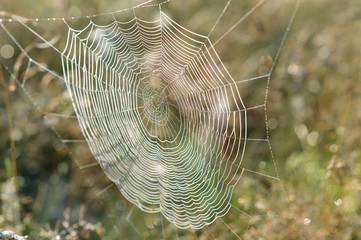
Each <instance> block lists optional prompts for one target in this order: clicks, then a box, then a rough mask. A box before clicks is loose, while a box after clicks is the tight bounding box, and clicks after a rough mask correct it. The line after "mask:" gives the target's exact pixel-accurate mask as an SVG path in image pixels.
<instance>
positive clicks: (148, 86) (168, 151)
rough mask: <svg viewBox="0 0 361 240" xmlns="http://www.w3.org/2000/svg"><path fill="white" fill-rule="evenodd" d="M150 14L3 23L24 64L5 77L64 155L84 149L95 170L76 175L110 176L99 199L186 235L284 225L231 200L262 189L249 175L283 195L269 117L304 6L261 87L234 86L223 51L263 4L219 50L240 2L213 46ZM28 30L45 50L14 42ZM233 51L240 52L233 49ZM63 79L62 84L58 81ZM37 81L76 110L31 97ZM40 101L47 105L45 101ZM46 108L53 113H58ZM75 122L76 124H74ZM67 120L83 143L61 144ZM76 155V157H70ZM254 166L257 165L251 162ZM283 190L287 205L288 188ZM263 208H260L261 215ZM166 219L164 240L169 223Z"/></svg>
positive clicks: (261, 78)
mask: <svg viewBox="0 0 361 240" xmlns="http://www.w3.org/2000/svg"><path fill="white" fill-rule="evenodd" d="M151 2H153V1H146V2H144V4H140V5H138V6H136V7H133V8H129V9H125V10H119V11H116V12H113V13H107V14H100V15H92V16H84V17H79V18H73V17H72V18H68V19H65V18H47V19H41V18H36V19H24V18H20V17H18V16H15V15H11V16H7V15H6V16H5V17H4V16H3V18H0V20H1V21H0V27H1V29H2V32H3V33H4V35H7V36H8V37H9V39H10V40H11V42H12V43H13V44H14V46H16V47H17V50H20V52H21V54H20V55H19V57H18V58H17V63H16V64H15V67H14V69H12V67H11V66H10V67H7V66H5V69H6V70H7V72H8V73H9V75H10V77H11V81H12V80H13V81H15V82H16V83H17V84H18V86H20V87H21V89H22V90H24V92H25V94H26V95H27V96H28V97H29V99H30V100H31V102H32V103H33V104H34V106H35V107H36V108H37V110H38V111H39V112H40V113H41V114H43V115H44V120H45V122H46V124H47V125H48V126H49V127H50V128H51V129H52V130H53V131H54V132H55V134H56V136H57V137H58V138H59V139H60V140H61V142H62V143H64V145H66V146H68V145H71V144H73V143H82V144H83V143H86V144H87V145H88V146H89V148H90V150H91V152H92V155H93V156H94V157H95V159H96V161H97V163H91V164H83V163H80V164H79V163H78V164H79V166H80V168H81V169H88V168H93V167H96V166H101V168H102V170H103V171H104V173H105V174H106V175H107V177H108V178H109V179H110V180H111V181H112V182H113V184H110V185H108V186H107V187H106V188H104V189H103V190H102V191H100V193H99V194H100V195H101V194H103V193H106V192H107V191H108V190H109V189H110V188H111V187H112V186H113V185H116V186H117V187H118V189H119V190H120V192H121V193H122V195H123V196H124V197H125V198H126V199H127V200H129V201H130V202H131V203H133V204H134V205H135V206H137V207H138V208H139V209H140V210H142V211H144V212H148V213H156V212H158V213H160V214H161V215H162V216H164V217H165V218H166V219H167V220H168V221H169V222H171V223H173V224H174V225H175V226H176V227H178V228H182V229H185V228H188V229H189V228H193V229H200V228H204V227H205V226H206V225H209V224H211V223H213V222H214V221H216V219H220V221H221V224H225V225H226V226H227V228H226V229H229V230H230V232H231V233H232V234H233V235H234V236H236V237H237V238H239V239H240V236H239V233H237V232H236V231H234V226H232V225H228V224H227V222H226V221H224V220H223V219H222V217H223V216H224V215H225V214H226V213H227V212H232V211H231V210H230V209H231V208H233V209H232V210H236V211H238V213H240V214H241V215H242V216H243V217H244V218H245V219H246V220H245V222H244V224H243V223H240V225H242V226H245V227H244V228H245V229H246V231H248V225H249V224H251V223H250V222H251V220H252V219H256V217H255V216H267V217H281V218H283V217H284V216H281V215H276V214H272V211H271V210H269V211H267V213H265V214H259V215H256V214H253V213H247V212H246V211H243V210H241V208H242V207H240V208H239V207H237V206H239V205H235V204H234V202H235V201H234V199H233V203H231V201H230V200H231V197H232V194H233V192H235V194H237V195H238V196H239V195H242V194H243V192H242V191H243V190H244V189H245V188H246V189H251V190H255V189H254V188H252V187H259V185H261V183H259V182H256V183H255V184H254V186H250V185H251V184H252V183H250V182H249V181H248V182H247V179H245V181H239V180H240V178H241V177H242V176H245V175H247V174H249V175H250V174H254V176H256V178H262V179H263V178H267V179H271V180H273V181H275V182H277V183H278V184H280V179H279V175H278V172H277V168H276V166H275V162H274V157H273V153H272V150H271V146H270V142H269V134H268V125H267V111H266V105H267V98H268V89H269V83H270V79H271V75H272V72H273V70H274V68H275V64H276V62H277V60H278V57H279V55H280V52H281V50H282V48H283V45H284V43H285V40H286V38H287V35H288V33H289V30H290V27H291V25H292V23H293V20H294V18H295V15H296V12H297V9H298V6H299V3H300V0H297V1H295V4H294V8H292V9H293V11H292V14H291V15H290V18H289V19H288V20H287V21H286V26H285V31H284V32H283V35H281V36H280V43H279V45H277V46H276V51H275V52H274V54H273V56H274V57H273V61H272V58H271V57H268V58H266V57H265V56H264V57H263V60H265V59H267V61H268V62H267V63H268V65H269V68H268V69H267V71H266V72H265V74H263V75H262V74H261V73H259V72H257V73H256V75H253V76H255V77H250V76H248V75H246V76H247V78H245V79H241V78H239V77H237V79H236V80H235V79H234V78H233V77H232V76H231V74H230V73H229V72H228V70H227V68H226V67H225V66H224V64H223V62H222V60H221V58H220V57H219V55H218V54H217V52H216V51H215V48H214V46H215V44H217V43H218V42H220V41H221V40H222V39H224V38H225V36H226V35H228V34H230V32H231V31H232V30H234V29H235V27H236V26H238V24H240V23H241V22H242V21H244V20H245V19H246V18H247V17H248V16H250V15H251V14H252V13H253V12H254V11H256V10H257V9H258V8H259V7H260V6H261V5H262V4H263V3H264V2H265V0H260V1H258V2H257V3H256V4H255V5H252V6H251V8H247V11H245V14H243V15H242V17H241V18H240V19H239V20H238V21H237V22H236V23H234V24H233V25H232V27H230V28H228V29H226V30H225V32H224V33H223V35H221V37H219V38H218V39H217V40H215V41H213V43H212V42H211V41H210V38H209V36H210V35H211V33H212V32H213V30H214V29H215V28H216V26H217V24H218V23H219V21H220V19H221V18H222V16H223V14H224V13H225V12H226V10H227V8H228V6H229V5H230V2H231V0H228V1H227V3H226V6H225V7H224V9H223V11H222V12H221V14H220V15H219V17H218V19H217V21H216V23H215V24H214V25H213V27H212V29H211V31H210V32H209V34H208V35H207V36H205V35H201V34H198V33H196V32H193V31H191V30H189V29H187V28H185V27H183V26H182V25H180V24H178V23H177V22H176V21H174V20H172V18H171V17H169V16H168V15H167V14H165V13H164V12H163V11H162V10H161V8H160V7H161V5H162V4H163V3H161V4H151ZM167 2H168V1H166V2H165V3H167ZM280 2H282V1H280ZM143 7H144V8H153V7H155V8H156V9H158V7H159V9H160V11H157V14H158V13H159V15H157V20H153V21H149V20H145V19H142V17H138V16H137V14H136V12H137V10H138V9H140V8H143ZM123 11H128V12H131V11H132V12H133V16H132V17H131V18H129V19H127V20H125V21H124V20H119V19H118V18H117V17H116V15H121V14H122V13H123ZM0 14H1V13H0ZM98 16H101V17H104V18H107V17H108V18H111V20H110V21H109V19H107V20H106V21H105V23H100V22H102V21H99V22H98V21H96V20H94V19H95V18H97V17H98ZM140 16H141V15H140ZM77 20H79V22H80V23H79V22H76V21H77ZM49 22H56V23H57V24H61V25H62V26H63V27H64V26H65V29H66V31H67V34H64V37H65V38H66V39H65V40H64V41H63V42H62V40H59V39H62V37H63V36H60V35H61V34H59V33H57V34H56V36H55V37H54V38H53V39H50V38H49V35H48V32H47V31H48V30H45V32H43V31H44V29H42V28H40V27H39V25H38V24H39V23H44V25H46V26H47V25H48V24H49ZM74 22H76V23H74ZM16 24H17V25H16ZM14 25H15V27H14ZM19 26H20V27H21V29H22V30H24V29H25V30H26V31H27V33H29V34H31V35H33V36H34V37H35V38H36V41H35V42H36V44H34V42H31V44H29V45H26V44H25V43H23V42H22V41H24V42H26V38H25V39H20V38H19V37H18V36H17V35H16V34H14V32H15V30H14V31H12V28H13V29H18V28H17V27H19ZM79 26H81V27H79ZM9 29H10V30H9ZM50 35H51V34H50ZM49 39H50V40H49ZM58 40H59V45H57V41H58ZM39 42H40V43H39ZM34 48H36V49H41V50H42V51H47V50H51V51H52V52H51V56H56V57H57V59H59V62H61V65H62V69H61V70H59V71H55V70H53V68H54V66H48V65H47V62H46V61H45V63H44V60H43V59H41V56H40V57H38V56H37V55H36V54H35V57H33V56H34V54H31V53H30V52H31V51H32V49H34ZM230 48H231V49H233V48H232V46H230ZM59 49H61V50H59ZM19 59H20V60H19ZM23 64H24V65H23ZM8 65H11V64H8ZM248 66H249V65H248ZM61 71H62V74H61V73H58V72H61ZM39 72H42V73H43V74H44V77H43V79H42V82H41V84H44V79H45V80H46V81H48V82H49V81H50V80H53V79H56V80H60V81H57V83H59V82H60V83H61V84H64V83H65V85H66V89H62V90H61V91H59V92H57V93H54V92H52V91H54V89H52V88H51V87H50V86H49V87H47V90H49V92H50V93H49V95H50V96H51V95H53V96H54V95H56V96H57V97H58V96H65V97H64V98H67V97H68V95H69V96H70V97H69V98H70V103H71V104H72V108H71V109H72V110H69V109H68V108H67V106H66V109H65V110H64V111H63V109H60V108H59V109H57V107H58V105H61V103H60V101H61V100H59V99H60V98H59V99H54V101H52V102H51V103H49V104H48V105H47V103H44V101H37V100H38V99H36V98H34V91H33V92H30V91H29V90H30V89H31V87H33V86H34V85H35V87H37V85H40V84H39V83H38V82H37V81H38V78H37V75H36V74H38V73H39ZM49 79H50V80H49ZM256 82H261V83H263V85H262V86H261V87H259V88H261V91H262V94H263V95H262V94H260V97H258V98H255V99H257V101H256V100H254V99H252V98H251V99H250V101H248V98H249V96H250V95H258V93H259V92H257V91H254V92H253V87H249V86H248V87H247V84H248V83H256ZM31 84H32V85H31ZM61 84H59V85H61ZM29 85H30V87H29ZM45 85H46V83H45ZM46 86H47V85H46ZM56 87H59V86H56ZM62 87H64V86H62ZM36 90H37V88H36ZM63 90H65V91H66V92H67V94H65V93H64V92H62V91H63ZM261 91H260V92H261ZM35 93H36V91H35ZM45 94H47V91H45V92H41V93H40V94H39V95H41V97H44V96H43V95H45ZM244 95H246V97H244ZM41 97H39V99H41V100H42V98H41ZM67 101H69V99H67ZM54 102H55V104H54ZM49 105H52V108H50V109H51V110H49ZM54 106H56V107H54ZM257 110H259V111H260V112H261V114H260V115H257V114H255V113H254V111H257ZM72 111H74V112H75V113H74V114H75V115H72V114H73V112H72ZM252 114H253V115H256V117H257V116H262V117H263V116H265V119H264V118H263V119H261V121H257V119H255V117H254V116H253V117H252ZM52 118H54V119H57V120H56V121H54V119H53V121H54V122H56V123H53V122H52V120H51V119H52ZM65 119H68V120H69V119H74V120H76V121H78V123H79V125H80V128H81V132H82V136H83V137H84V138H85V139H77V138H76V139H75V138H74V137H73V136H69V135H67V134H63V133H62V132H61V128H60V127H59V128H58V127H57V126H56V124H58V123H63V120H64V124H66V123H65ZM68 120H67V121H68ZM252 120H253V121H254V122H253V121H252ZM255 120H256V121H255ZM264 120H266V124H265V125H266V126H265V129H260V131H261V132H262V131H263V135H261V136H260V137H259V138H253V136H254V135H251V134H250V133H249V132H250V131H252V130H253V131H254V129H252V128H262V127H260V125H262V124H264V123H265V122H264ZM250 126H251V127H250ZM65 128H66V127H65ZM249 129H251V130H250V131H249ZM250 136H251V137H252V138H251V137H250ZM256 136H257V135H256ZM79 138H80V137H79ZM250 142H255V143H257V144H264V145H265V146H266V148H267V151H268V154H269V152H270V153H271V161H272V162H273V165H272V167H273V168H274V172H273V173H272V174H270V172H271V171H268V170H267V171H258V170H257V168H254V167H253V166H252V164H249V162H250V161H253V157H252V158H250V159H248V164H245V159H247V157H245V154H247V150H248V148H249V147H250V145H251V144H250ZM246 146H247V147H248V148H247V149H246ZM69 154H70V155H72V154H73V152H72V151H69ZM252 154H256V153H255V152H254V151H253V152H252V153H250V155H252ZM80 155H81V154H80ZM250 155H248V157H249V156H250ZM74 160H75V161H76V157H74ZM261 163H263V164H265V162H261ZM254 176H253V177H254ZM103 178H104V177H103ZM245 178H246V177H245ZM236 184H237V186H236ZM242 184H244V185H245V188H242V189H241V187H240V186H239V185H242ZM262 184H263V183H262ZM267 184H268V182H267V180H266V181H265V185H267ZM91 186H92V187H94V186H95V184H94V183H93V185H91ZM94 188H95V187H94ZM281 189H282V191H283V193H284V194H285V191H284V189H283V186H282V184H281ZM240 191H241V192H240ZM255 192H258V191H255ZM252 194H253V192H252ZM286 198H287V197H286ZM242 201H244V199H242V198H239V199H238V203H240V204H241V203H242ZM259 206H261V207H262V204H259ZM136 210H137V209H136ZM136 210H134V208H133V207H131V209H130V211H129V212H128V214H127V216H126V217H125V218H123V219H124V220H126V221H128V223H129V224H130V226H131V227H132V228H133V229H134V230H135V232H137V234H138V235H139V236H141V234H140V233H139V231H138V230H137V228H138V226H135V225H136V224H135V222H136V221H134V223H133V222H132V221H133V220H134V219H133V220H132V219H131V217H132V216H133V215H135V213H134V212H135V211H136ZM140 210H139V212H140ZM270 212H271V214H269V213H270ZM153 215H157V214H153ZM160 219H161V221H162V234H163V237H164V238H165V230H164V229H165V228H164V225H163V219H162V218H160ZM138 223H139V221H138ZM218 223H219V221H218ZM216 224H217V223H215V225H216ZM212 226H213V225H212ZM221 226H223V225H221ZM246 226H247V227H246ZM223 227H224V226H223ZM181 231H182V230H181ZM187 231H188V230H187ZM190 231H192V230H190ZM176 234H178V231H176ZM193 234H194V232H193ZM177 236H178V235H177ZM194 236H195V237H196V238H197V236H196V235H194Z"/></svg>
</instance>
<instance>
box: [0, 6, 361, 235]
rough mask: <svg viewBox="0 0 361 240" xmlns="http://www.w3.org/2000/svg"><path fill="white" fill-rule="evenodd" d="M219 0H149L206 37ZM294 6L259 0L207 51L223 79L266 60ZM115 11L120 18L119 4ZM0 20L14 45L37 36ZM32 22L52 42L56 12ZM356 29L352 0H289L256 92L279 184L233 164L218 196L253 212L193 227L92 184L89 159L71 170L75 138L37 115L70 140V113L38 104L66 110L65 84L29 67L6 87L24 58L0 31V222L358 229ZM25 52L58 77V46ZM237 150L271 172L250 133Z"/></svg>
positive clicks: (234, 17) (80, 148) (239, 231)
mask: <svg viewBox="0 0 361 240" xmlns="http://www.w3.org/2000/svg"><path fill="white" fill-rule="evenodd" d="M141 2H142V1H111V0H106V1H93V0H91V1H89V0H88V1H85V0H77V1H75V0H73V1H72V0H68V1H45V0H33V1H26V0H18V1H10V0H2V1H1V3H0V11H3V13H2V16H3V17H4V18H7V16H8V15H7V14H8V13H15V14H16V15H19V16H22V17H25V18H32V19H35V18H48V17H57V18H58V17H59V18H61V17H71V16H75V17H77V16H82V15H93V14H99V13H107V12H111V11H114V10H117V9H125V8H128V7H131V6H135V5H137V4H140V3H141ZM257 2H258V1H253V0H247V1H233V2H231V5H230V7H229V9H228V10H227V11H226V12H225V14H224V16H223V18H222V19H221V20H220V22H219V23H218V24H217V27H216V28H215V30H214V32H213V33H212V35H211V36H210V40H211V41H213V42H216V41H217V39H219V38H220V37H221V36H222V35H223V34H224V33H225V32H226V31H227V30H228V29H230V28H231V27H232V26H233V25H234V24H235V23H236V22H237V21H238V20H239V19H241V18H242V16H244V15H245V14H246V13H247V12H248V11H249V10H250V9H251V8H252V6H254V5H255V4H256V3H257ZM226 3H227V1H210V0H197V1H192V0H184V1H179V0H172V1H170V2H169V3H166V4H164V5H163V11H164V12H165V13H166V14H167V15H168V16H170V17H171V18H173V19H174V20H175V21H176V22H178V23H180V24H181V25H182V26H184V27H186V28H188V29H190V30H192V31H194V32H197V33H200V34H204V35H207V34H208V33H209V31H210V29H211V28H212V26H213V24H214V23H215V21H216V20H217V17H218V16H219V14H220V13H221V11H222V9H223V7H224V6H225V5H226ZM295 3H296V1H291V0H289V1H288V0H268V1H265V3H264V4H263V5H262V6H261V7H260V8H258V9H257V10H256V11H255V12H253V13H252V14H250V16H248V17H247V18H246V20H245V21H243V22H242V23H240V24H239V25H237V26H236V28H235V29H233V30H232V31H231V32H230V33H229V34H228V35H226V36H225V37H224V38H223V39H222V40H221V41H220V42H219V43H217V45H216V46H215V49H216V51H217V52H218V54H219V55H220V58H221V59H222V61H223V62H224V64H225V66H226V67H227V69H228V70H229V72H230V73H231V75H232V76H233V77H234V78H235V79H247V78H250V77H253V76H258V75H261V74H265V73H267V72H268V71H269V63H270V62H272V61H273V60H274V57H275V54H276V52H277V50H278V49H279V46H280V43H281V40H282V37H283V34H284V32H285V30H286V27H287V24H288V21H289V19H290V17H291V14H292V11H293V10H294V8H295ZM157 13H159V11H158V10H157V8H152V9H151V10H147V9H142V10H137V14H139V15H138V17H140V18H145V19H156V18H157V17H158V15H157ZM127 14H128V15H129V14H130V15H129V17H131V14H132V13H127V12H125V13H124V15H125V16H126V17H127ZM106 18H107V16H104V19H105V20H104V21H108V20H107V19H106ZM75 24H76V23H75ZM4 25H5V26H6V27H7V29H9V31H10V32H11V34H12V35H13V36H14V37H15V38H16V39H17V40H18V41H19V42H20V43H21V44H22V46H24V47H26V46H30V47H29V48H31V45H32V44H38V43H39V42H40V41H39V39H37V38H36V37H34V36H33V35H32V34H30V33H29V32H28V31H24V28H21V26H19V24H15V23H14V24H11V23H6V22H5V23H4ZM32 26H33V27H34V29H36V30H37V31H38V32H39V33H40V34H41V35H42V36H44V37H45V38H46V39H49V40H50V39H55V40H56V43H55V45H56V47H58V48H59V49H62V47H63V46H64V39H65V37H66V35H67V31H66V28H65V27H64V24H63V23H62V21H61V20H59V21H42V22H40V23H39V24H38V25H37V24H33V25H32ZM360 32H361V3H360V1H359V0H349V1H339V0H317V1H312V0H303V1H302V2H301V5H300V7H299V9H298V11H297V15H296V18H295V21H294V22H293V24H292V28H291V30H290V32H289V36H288V38H287V39H286V42H285V45H284V48H283V49H282V52H281V55H280V58H279V59H278V61H277V65H276V68H275V70H274V72H273V75H272V78H271V84H270V94H269V98H268V108H267V109H268V125H269V127H270V139H271V145H272V149H273V153H274V161H275V163H276V166H277V171H278V174H279V176H280V179H281V183H282V184H279V182H278V181H271V180H269V179H267V178H262V177H260V176H257V175H252V174H247V175H246V176H244V177H242V178H241V180H240V183H239V185H237V186H236V187H235V193H234V197H233V199H232V204H234V205H236V206H237V207H239V208H240V209H242V210H244V211H245V212H247V214H249V215H251V216H253V217H252V218H248V217H247V216H245V215H244V214H241V213H240V212H238V211H237V210H234V209H233V210H231V211H230V212H229V214H227V215H226V216H225V217H223V218H222V220H223V221H224V222H222V221H220V220H217V221H216V222H215V223H214V224H212V225H210V226H208V227H206V228H204V229H202V230H197V231H193V230H189V229H188V230H181V229H176V228H174V227H173V226H172V225H171V224H169V223H168V222H166V220H165V219H163V218H162V217H161V216H160V215H159V214H158V215H157V214H145V213H142V212H141V211H140V210H139V209H137V208H136V207H135V208H132V204H131V203H129V202H127V201H126V200H125V199H124V198H123V197H122V196H121V194H120V193H119V191H118V189H116V188H114V187H112V188H110V189H109V190H107V191H103V192H102V189H104V188H106V187H107V186H109V184H110V182H109V180H107V179H106V177H105V175H104V174H103V173H102V172H101V170H100V169H95V168H86V169H83V170H82V169H80V168H79V165H85V164H92V163H94V161H95V160H94V158H93V156H92V155H91V153H90V152H89V150H88V149H87V146H86V145H84V144H67V145H64V144H62V143H61V140H60V139H59V138H58V137H57V136H56V134H55V133H54V131H53V129H52V128H51V127H49V123H50V124H51V126H55V127H56V130H57V132H59V134H61V136H63V138H74V139H76V138H80V136H81V133H80V131H79V127H78V125H77V122H76V119H68V120H66V121H64V122H63V121H61V120H59V119H56V117H54V118H48V119H46V121H44V114H43V112H44V111H46V112H56V113H62V114H71V113H72V110H71V105H70V103H69V100H67V101H66V100H64V99H66V96H65V93H64V92H66V88H65V86H64V85H62V84H57V83H56V81H55V80H54V79H52V78H51V77H49V75H47V73H46V72H44V71H41V70H40V69H37V68H33V69H32V71H33V75H32V77H31V78H29V79H28V80H27V84H26V85H25V87H24V89H22V88H21V87H20V86H19V85H17V84H15V81H14V79H13V78H12V77H11V74H14V72H15V74H16V75H17V76H19V78H21V76H23V75H22V74H24V71H25V69H26V67H27V64H28V62H27V61H26V60H24V59H21V58H19V55H20V54H21V51H20V50H19V48H17V47H16V45H15V44H14V43H13V42H12V41H11V39H10V38H9V37H8V36H7V35H6V33H5V32H4V30H3V29H1V28H0V50H1V52H0V53H1V56H0V57H1V65H2V69H3V72H4V83H5V85H6V87H5V88H4V84H3V85H2V90H1V97H0V112H1V114H0V159H1V161H0V192H1V193H0V194H1V195H0V199H1V200H0V206H1V208H0V229H1V228H2V229H7V230H12V231H15V232H16V233H17V234H19V235H28V236H29V237H30V238H31V239H38V238H43V239H52V237H54V236H56V235H61V236H62V237H63V238H66V237H67V238H68V239H77V237H75V235H74V234H75V233H76V234H77V236H78V237H79V236H80V238H82V239H103V238H104V239H161V238H165V239H176V238H177V237H178V238H179V239H237V236H236V235H238V236H239V237H241V238H242V239H360V238H361V230H360V229H361V209H360V203H361V182H360V180H361V152H360V143H361V142H360V139H361V138H360V136H361V108H360V106H361V97H360V96H361V82H360V80H361V40H360ZM9 44H10V45H11V46H12V49H13V50H14V51H15V52H14V53H13V54H11V52H12V49H9ZM4 46H5V48H4ZM29 54H30V55H31V56H32V57H33V58H34V59H36V60H38V61H39V62H43V63H46V64H47V66H48V67H49V68H50V69H52V70H54V71H55V72H57V73H58V74H60V75H61V74H62V69H61V62H60V54H58V53H55V52H51V51H48V50H47V49H41V48H39V45H37V46H35V48H34V47H32V48H31V50H30V51H29ZM17 65H19V70H18V72H16V66H17ZM6 69H8V70H9V71H7V70H6ZM246 89H247V91H246V92H245V96H244V98H245V99H246V101H249V102H256V101H257V100H258V99H263V98H264V92H265V85H262V84H261V85H257V84H255V85H249V86H248V87H247V88H246ZM4 91H5V92H4ZM7 95H8V101H7V100H6V98H7V97H6V96H7ZM28 95H30V96H31V97H32V99H33V100H29V97H28ZM32 101H35V102H36V106H38V107H40V109H37V107H36V106H34V104H33V103H32ZM7 103H8V104H9V108H8V109H7V107H6V104H7ZM9 114H10V117H11V118H10V121H11V123H12V125H13V129H12V134H13V138H14V143H15V148H14V154H15V158H16V176H17V177H16V181H15V180H14V179H15V178H14V177H13V176H14V167H15V164H14V162H13V161H12V160H11V159H12V156H11V155H12V150H11V141H10V132H11V131H10V125H9V120H8V117H9ZM250 127H251V128H254V129H258V130H254V131H252V134H253V135H254V136H252V137H254V138H257V137H260V138H262V137H265V135H264V134H265V127H264V114H263V112H255V113H254V114H252V116H250ZM70 152H71V153H70ZM245 158H246V160H247V159H248V161H246V162H245V164H246V167H250V168H252V169H255V170H257V171H260V172H268V173H269V174H270V175H277V173H276V172H275V168H274V166H273V159H272V157H271V153H270V152H269V150H268V146H266V145H262V144H254V145H252V144H250V146H249V149H247V152H246V156H245ZM283 189H284V190H283ZM99 193H100V194H99ZM226 224H227V225H226ZM230 229H232V230H230ZM72 231H74V232H75V233H74V232H72ZM232 231H233V232H232ZM72 234H73V235H72Z"/></svg>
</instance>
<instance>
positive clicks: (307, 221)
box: [303, 218, 311, 226]
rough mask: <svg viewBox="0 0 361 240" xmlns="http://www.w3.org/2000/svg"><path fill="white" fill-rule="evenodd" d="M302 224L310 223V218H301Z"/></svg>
mask: <svg viewBox="0 0 361 240" xmlns="http://www.w3.org/2000/svg"><path fill="white" fill-rule="evenodd" d="M303 224H305V225H306V226H308V225H310V224H311V219H309V218H305V220H303Z"/></svg>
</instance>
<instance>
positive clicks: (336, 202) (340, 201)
mask: <svg viewBox="0 0 361 240" xmlns="http://www.w3.org/2000/svg"><path fill="white" fill-rule="evenodd" d="M341 204H342V199H341V198H339V199H337V200H336V201H335V205H336V206H340V205H341Z"/></svg>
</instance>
